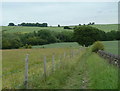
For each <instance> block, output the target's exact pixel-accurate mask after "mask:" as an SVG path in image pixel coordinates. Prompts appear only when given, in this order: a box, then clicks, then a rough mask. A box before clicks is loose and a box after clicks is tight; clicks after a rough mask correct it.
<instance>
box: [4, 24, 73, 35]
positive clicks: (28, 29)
mask: <svg viewBox="0 0 120 91" xmlns="http://www.w3.org/2000/svg"><path fill="white" fill-rule="evenodd" d="M41 29H48V30H51V31H58V32H60V31H64V30H67V31H73V30H71V29H64V28H63V27H25V26H24V27H23V26H3V27H2V31H5V32H7V33H16V32H18V33H28V32H34V31H39V30H41Z"/></svg>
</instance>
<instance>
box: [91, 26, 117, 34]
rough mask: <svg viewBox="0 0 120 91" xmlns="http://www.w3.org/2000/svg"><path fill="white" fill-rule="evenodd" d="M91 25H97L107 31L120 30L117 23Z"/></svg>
mask: <svg viewBox="0 0 120 91" xmlns="http://www.w3.org/2000/svg"><path fill="white" fill-rule="evenodd" d="M91 26H93V27H96V28H98V29H100V30H103V31H105V32H110V31H112V30H115V31H118V25H117V24H96V25H91Z"/></svg>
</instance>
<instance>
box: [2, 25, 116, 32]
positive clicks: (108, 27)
mask: <svg viewBox="0 0 120 91" xmlns="http://www.w3.org/2000/svg"><path fill="white" fill-rule="evenodd" d="M90 26H93V27H96V28H98V29H100V30H103V31H105V32H110V31H111V30H115V31H118V25H117V24H95V25H90ZM70 27H71V28H73V27H74V26H70ZM41 29H48V30H51V31H58V32H60V31H64V30H67V31H73V30H72V29H64V28H63V26H61V27H57V26H52V27H26V26H2V31H5V32H7V33H16V32H17V33H29V32H33V31H39V30H41Z"/></svg>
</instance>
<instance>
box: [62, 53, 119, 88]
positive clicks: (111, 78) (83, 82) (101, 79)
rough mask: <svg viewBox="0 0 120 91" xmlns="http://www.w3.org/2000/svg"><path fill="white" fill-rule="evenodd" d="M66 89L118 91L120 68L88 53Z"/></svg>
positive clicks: (68, 81) (69, 80) (67, 82)
mask: <svg viewBox="0 0 120 91" xmlns="http://www.w3.org/2000/svg"><path fill="white" fill-rule="evenodd" d="M78 65H79V66H77V67H76V68H75V71H74V72H73V73H72V76H71V77H69V79H68V80H67V81H66V85H65V86H64V88H65V89H68V88H69V89H117V88H118V83H117V82H118V68H117V67H115V66H112V65H110V64H108V62H107V61H106V60H104V59H103V58H101V57H99V56H98V55H97V54H95V53H91V52H89V51H87V52H86V53H85V54H84V55H83V56H82V58H81V60H80V62H79V63H78Z"/></svg>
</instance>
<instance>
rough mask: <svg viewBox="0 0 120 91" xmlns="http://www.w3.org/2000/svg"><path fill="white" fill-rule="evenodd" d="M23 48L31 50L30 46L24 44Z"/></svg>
mask: <svg viewBox="0 0 120 91" xmlns="http://www.w3.org/2000/svg"><path fill="white" fill-rule="evenodd" d="M23 48H25V49H31V48H32V46H31V45H28V44H26V45H25V46H23Z"/></svg>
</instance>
